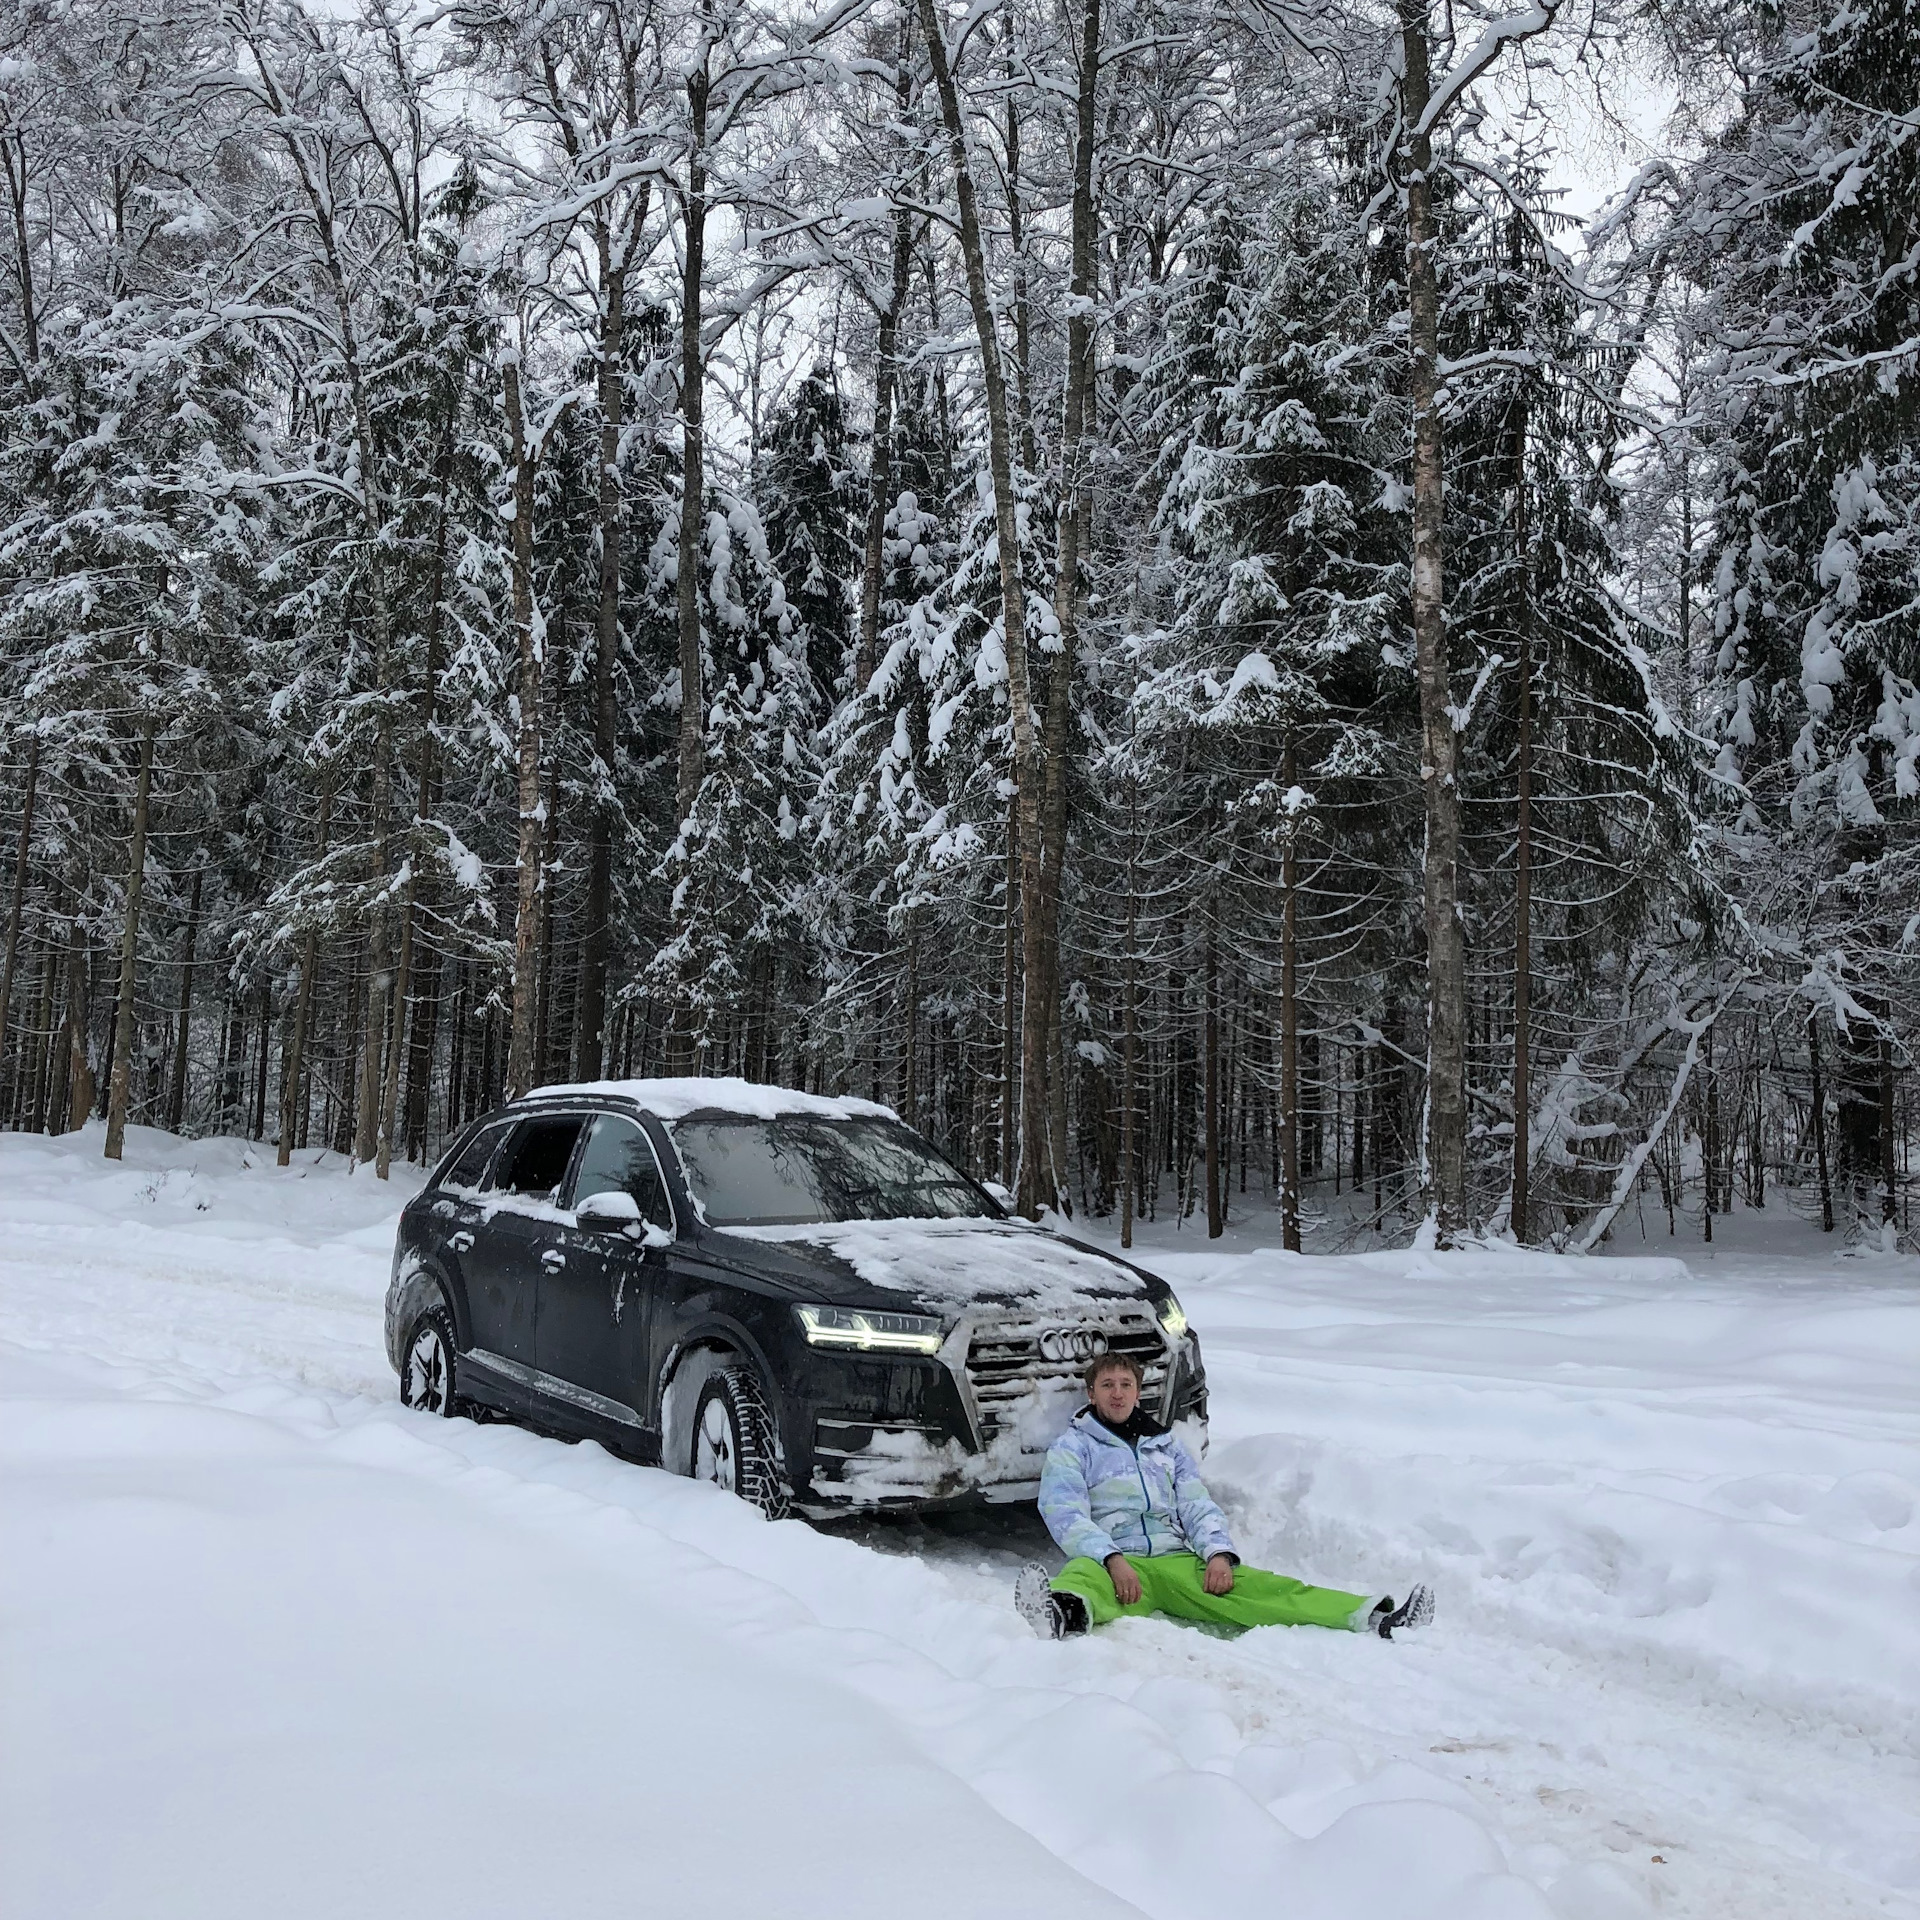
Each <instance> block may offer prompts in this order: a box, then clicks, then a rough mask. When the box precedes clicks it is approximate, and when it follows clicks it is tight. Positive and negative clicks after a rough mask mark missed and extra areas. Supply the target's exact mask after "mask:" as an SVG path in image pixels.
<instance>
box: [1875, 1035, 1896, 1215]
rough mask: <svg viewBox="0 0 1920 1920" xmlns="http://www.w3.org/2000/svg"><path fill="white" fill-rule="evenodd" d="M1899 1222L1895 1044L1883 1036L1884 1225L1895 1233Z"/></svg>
mask: <svg viewBox="0 0 1920 1920" xmlns="http://www.w3.org/2000/svg"><path fill="white" fill-rule="evenodd" d="M1899 1220H1900V1166H1899V1160H1898V1157H1897V1156H1896V1154H1895V1151H1894V1138H1893V1041H1892V1040H1891V1039H1890V1038H1889V1037H1888V1036H1887V1035H1886V1034H1884V1033H1883V1034H1881V1036H1880V1222H1881V1225H1882V1226H1883V1227H1885V1228H1887V1229H1889V1230H1891V1229H1892V1228H1893V1227H1895V1226H1897V1225H1898V1224H1899ZM1889 1245H1891V1241H1889Z"/></svg>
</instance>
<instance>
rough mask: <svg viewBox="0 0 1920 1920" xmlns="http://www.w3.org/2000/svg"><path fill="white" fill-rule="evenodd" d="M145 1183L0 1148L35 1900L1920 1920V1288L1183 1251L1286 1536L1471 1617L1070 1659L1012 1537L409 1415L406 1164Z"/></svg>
mask: <svg viewBox="0 0 1920 1920" xmlns="http://www.w3.org/2000/svg"><path fill="white" fill-rule="evenodd" d="M99 1152H100V1137H99V1134H98V1132H97V1131H95V1130H89V1131H88V1132H86V1133H84V1134H82V1135H80V1136H77V1137H76V1138H73V1139H69V1140H63V1141H57V1142H56V1141H47V1140H41V1139H32V1138H25V1137H22V1136H18V1135H0V1498H4V1502H5V1506H4V1513H3V1514H0V1729H3V1730H4V1731H3V1732H0V1861H4V1867H3V1868H0V1876H3V1879H4V1885H5V1889H6V1898H5V1907H6V1912H7V1914H8V1916H9V1920H54V1917H55V1916H58V1917H59V1920H79V1917H80V1916H96V1915H97V1916H115V1917H116V1920H118V1917H120V1916H125V1917H126V1920H133V1917H134V1916H138V1920H174V1917H175V1916H178V1920H188V1916H191V1920H226V1917H227V1916H234V1917H235V1920H238V1916H242V1915H245V1916H247V1917H248V1920H256V1917H257V1916H259V1915H263V1914H271V1915H273V1916H275V1920H282V1917H286V1920H293V1917H297V1916H307V1915H315V1916H318V1915H321V1914H325V1915H328V1916H337V1915H342V1914H352V1915H354V1916H356V1920H368V1917H369V1916H380V1915H387V1914H393V1915H399V1914H402V1913H415V1912H422V1911H427V1912H433V1911H451V1912H463V1913H467V1914H471V1915H477V1916H492V1915H496V1914H497V1915H502V1916H505V1915H508V1914H512V1915H514V1916H516V1917H517V1920H525V1916H529V1915H531V1916H536V1917H539V1916H547V1915H556V1916H557V1915H562V1914H564V1915H566V1916H568V1920H576V1917H577V1920H591V1917H592V1916H595V1915H599V1914H603V1913H604V1914H613V1913H615V1912H618V1913H620V1914H622V1915H631V1914H634V1913H647V1914H662V1915H680V1914H693V1913H706V1912H728V1911H742V1910H745V1911H754V1912H759V1913H763V1914H770V1915H779V1916H783V1917H784V1916H789V1915H791V1916H805V1917H808V1920H811V1916H816V1915H818V1916H821V1917H822V1920H828V1917H830V1920H864V1917H865V1916H868V1915H873V1916H876V1917H877V1916H879V1915H882V1914H887V1915H895V1914H898V1913H901V1912H912V1913H916V1914H920V1915H927V1916H947V1915H954V1916H976V1915H977V1916H981V1917H982V1920H985V1916H989V1915H993V1916H1000V1915H1005V1914H1010V1913H1029V1912H1045V1913H1047V1914H1049V1915H1050V1916H1061V1917H1062V1920H1071V1917H1074V1916H1079V1915H1082V1914H1084V1915H1088V1916H1092V1915H1095V1914H1101V1915H1107V1916H1112V1915H1114V1914H1116V1913H1130V1912H1138V1913H1143V1914H1148V1915H1152V1916H1155V1920H1162V1917H1164V1920H1188V1916H1192V1920H1202V1916H1215V1915H1220V1914H1223V1913H1227V1912H1234V1913H1239V1914H1253V1913H1258V1914H1262V1915H1265V1914H1275V1915H1284V1916H1286V1920H1360V1916H1368V1917H1371V1916H1382V1920H1549V1917H1550V1916H1552V1917H1557V1920H1629V1916H1635V1915H1644V1914H1659V1915H1700V1916H1707V1915H1724V1916H1728V1917H1729V1920H1734V1917H1736V1916H1737V1920H1766V1917H1767V1916H1773V1915H1780V1916H1786V1915H1789V1914H1791V1915H1793V1916H1795V1920H1845V1917H1846V1916H1852V1915H1865V1914H1895V1915H1914V1914H1920V1765H1917V1764H1916V1722H1917V1721H1920V1713H1917V1712H1916V1709H1917V1708H1920V1517H1917V1509H1920V1392H1917V1391H1916V1388H1917V1387H1920V1262H1914V1261H1911V1260H1886V1259H1876V1260H1872V1261H1853V1260H1847V1259H1843V1258H1839V1257H1837V1253H1838V1250H1837V1249H1834V1248H1832V1247H1831V1246H1828V1247H1825V1248H1822V1247H1821V1246H1820V1245H1819V1241H1818V1236H1814V1235H1808V1234H1805V1233H1804V1232H1803V1231H1801V1230H1800V1229H1798V1228H1796V1227H1795V1226H1794V1225H1793V1223H1791V1222H1774V1221H1765V1220H1761V1219H1758V1218H1756V1219H1753V1220H1750V1221H1747V1222H1744V1223H1735V1224H1736V1225H1737V1226H1739V1227H1741V1229H1742V1234H1743V1235H1744V1237H1741V1236H1736V1238H1735V1240H1734V1242H1733V1244H1732V1245H1731V1246H1729V1245H1728V1244H1727V1242H1726V1240H1725V1237H1724V1230H1723V1239H1722V1241H1721V1243H1720V1244H1719V1245H1718V1246H1716V1248H1715V1249H1713V1250H1712V1257H1711V1258H1705V1257H1703V1256H1702V1251H1701V1249H1700V1248H1699V1247H1698V1246H1697V1244H1691V1243H1689V1244H1687V1245H1685V1246H1684V1248H1683V1251H1684V1252H1685V1254H1686V1263H1685V1264H1681V1263H1680V1262H1679V1261H1677V1260H1673V1259H1657V1258H1639V1259H1626V1258H1612V1259H1599V1260H1590V1261H1577V1262H1576V1261H1563V1260H1553V1259H1548V1258H1544V1257H1538V1256H1519V1255H1508V1256H1501V1255H1489V1254H1475V1255H1457V1256H1456V1255H1449V1256H1432V1255H1427V1256H1422V1255H1417V1254H1407V1253H1396V1254H1376V1255H1365V1256H1358V1257H1351V1258H1344V1259H1334V1258H1308V1259H1300V1258H1291V1257H1288V1256H1285V1255H1281V1254H1279V1253H1276V1252H1273V1251H1271V1250H1269V1249H1266V1248H1263V1247H1261V1246H1259V1245H1258V1244H1257V1242H1256V1240H1255V1239H1253V1238H1248V1239H1242V1238H1240V1237H1239V1236H1237V1235H1234V1234H1230V1235H1229V1237H1228V1238H1227V1239H1226V1240H1225V1241H1222V1242H1217V1243H1214V1245H1212V1246H1211V1247H1209V1246H1208V1244H1207V1243H1206V1242H1205V1241H1204V1240H1199V1239H1196V1237H1195V1236H1194V1235H1193V1234H1192V1233H1191V1232H1188V1233H1183V1234H1179V1235H1174V1234H1171V1233H1168V1232H1166V1231H1165V1230H1164V1229H1159V1230H1155V1231H1154V1233H1153V1234H1151V1235H1150V1236H1149V1239H1148V1241H1147V1242H1146V1243H1145V1244H1143V1247H1142V1249H1141V1251H1140V1256H1139V1257H1141V1258H1143V1259H1145V1260H1146V1261H1147V1262H1148V1263H1150V1264H1152V1265H1154V1266H1156V1267H1157V1268H1158V1269H1159V1270H1160V1271H1162V1272H1164V1273H1165V1274H1166V1276H1167V1277H1168V1278H1169V1279H1170V1280H1171V1281H1173V1283H1174V1284H1175V1286H1176V1287H1177V1288H1178V1289H1179V1290H1180V1292H1181V1295H1182V1298H1183V1299H1184V1301H1185V1303H1186V1306H1187V1309H1188V1312H1189V1314H1190V1315H1191V1317H1192V1319H1193V1321H1194V1323H1195V1324H1196V1326H1197V1327H1198V1328H1199V1329H1200V1331H1201V1334H1202V1337H1203V1338H1204V1340H1205V1342H1206V1346H1207V1354H1208V1363H1209V1371H1210V1374H1211V1378H1212V1382H1213V1395H1214V1398H1213V1411H1214V1450H1213V1454H1212V1458H1211V1461H1210V1463H1209V1468H1208V1473H1209V1479H1210V1480H1211V1481H1212V1482H1213V1484H1214V1487H1215V1490H1216V1492H1218V1493H1220V1494H1221V1495H1222V1497H1223V1500H1224V1503H1225V1504H1226V1506H1227V1508H1228V1511H1229V1514H1230V1515H1231V1516H1232V1518H1233V1519H1234V1521H1235V1523H1236V1525H1237V1527H1238V1529H1239V1532H1240V1535H1241V1544H1242V1546H1243V1548H1244V1549H1245V1551H1246V1552H1247V1554H1248V1556H1249V1557H1250V1558H1254V1559H1258V1560H1261V1561H1264V1562H1266V1563H1267V1564H1269V1565H1273V1566H1277V1567H1279V1568H1281V1569H1282V1570H1285V1571H1290V1572H1295V1573H1299V1574H1302V1575H1304V1576H1307V1577H1310V1578H1320V1579H1324V1580H1327V1581H1329V1582H1337V1583H1342V1584H1348V1585H1352V1586H1358V1587H1366V1586H1373V1585H1379V1586H1387V1587H1392V1588H1395V1589H1399V1588H1401V1587H1403V1586H1404V1583H1405V1582H1406V1581H1407V1580H1408V1579H1410V1578H1426V1579H1429V1580H1431V1581H1432V1582H1433V1584H1434V1586H1435V1588H1436V1590H1437V1593H1438V1597H1439V1602H1440V1613H1439V1618H1438V1620H1437V1622H1436V1624H1435V1625H1434V1626H1433V1627H1432V1628H1431V1629H1429V1630H1428V1631H1427V1632H1426V1633H1424V1634H1420V1635H1414V1636H1408V1637H1403V1638H1402V1639H1401V1640H1399V1641H1396V1642H1394V1643H1392V1644H1391V1645H1389V1644H1385V1643H1382V1642H1379V1641H1373V1640H1364V1639H1360V1638H1357V1637H1352V1636H1347V1635H1336V1634H1326V1633H1315V1632H1311V1631H1306V1630H1301V1631H1293V1632H1290V1631H1286V1630H1281V1629H1275V1630H1270V1631H1267V1632H1261V1633H1255V1634H1251V1635H1248V1636H1246V1637H1244V1638H1242V1639H1240V1640H1237V1641H1224V1640H1218V1639H1212V1638H1208V1637H1206V1636H1204V1635H1202V1634H1200V1633H1197V1632H1194V1631H1191V1630H1188V1629H1182V1628H1179V1627H1176V1626H1174V1625H1172V1624H1170V1623H1166V1622H1157V1621H1145V1622H1128V1623H1123V1624H1122V1625H1121V1626H1119V1627H1117V1628H1114V1629H1111V1630H1109V1631H1108V1632H1106V1633H1104V1634H1101V1635H1098V1636H1095V1637H1094V1638H1093V1639H1091V1640H1088V1641H1083V1642H1077V1643H1073V1644H1070V1645H1065V1646H1053V1645H1048V1644H1042V1643H1041V1642H1039V1641H1037V1640H1035V1639H1033V1638H1032V1637H1031V1636H1030V1635H1029V1634H1028V1633H1027V1631H1026V1629H1025V1628H1024V1627H1023V1626H1022V1625H1021V1624H1020V1623H1019V1621H1018V1620H1017V1619H1016V1618H1015V1616H1014V1615H1013V1614H1012V1612H1011V1610H1010V1608H1009V1607H1008V1604H1007V1592H1008V1587H1009V1582H1010V1574H1011V1570H1012V1568H1013V1567H1014V1566H1015V1565H1016V1564H1017V1563H1018V1561H1020V1560H1021V1559H1023V1558H1026V1557H1028V1556H1029V1555H1030V1554H1031V1553H1032V1552H1033V1551H1034V1550H1035V1548H1036V1546H1037V1545H1040V1544H1043V1542H1042V1537H1041V1536H1039V1535H1038V1533H1037V1530H1036V1528H1035V1526H1034V1523H1032V1522H1031V1521H1030V1520H1028V1519H1026V1518H1024V1517H1022V1516H1017V1515H1016V1516H1006V1515H1002V1516H999V1517H998V1518H996V1519H995V1520H993V1521H991V1522H986V1521H982V1522H977V1523H960V1522H955V1521H945V1522H940V1523H926V1524H872V1525H865V1526H847V1527H841V1528H839V1529H836V1530H833V1531H821V1530H816V1529H812V1528H809V1527H806V1526H804V1525H803V1524H801V1523H799V1522H783V1523H781V1524H779V1525H776V1526H768V1525H766V1524H764V1523H763V1522H761V1521H760V1520H759V1518H758V1517H757V1516H756V1515H754V1514H753V1513H752V1512H751V1511H750V1510H748V1509H746V1508H745V1507H743V1506H741V1505H740V1504H739V1503H737V1502H734V1501H732V1500H729V1499H727V1498H726V1497H724V1496H722V1495H720V1494H718V1493H715V1492H714V1491H712V1490H711V1489H708V1488H703V1487H696V1486H694V1485H692V1484H691V1483H689V1482H686V1481H683V1480H678V1479H675V1478H672V1477H670V1476H668V1475H665V1474H661V1473H656V1472H648V1471H643V1470H640V1469H637V1468H633V1467H630V1466H626V1465H624V1464H621V1463H619V1462H617V1461H614V1460H612V1459H610V1458H609V1457H608V1456H606V1455H605V1454H603V1453H601V1452H600V1451H599V1450H598V1449H597V1448H593V1447H569V1446H565V1445H562V1444H560V1443H558V1442H554V1441H549V1440H543V1439H540V1438H537V1437H535V1436H533V1435H530V1434H527V1433H523V1432H520V1431H518V1430H516V1429H514V1428H511V1427H505V1426H486V1427H481V1426H474V1425H470V1424H468V1423H466V1422H464V1421H452V1422H439V1421H433V1420H430V1419H427V1418H424V1417H421V1416H416V1415H411V1414H407V1413H405V1412H403V1411H402V1410H401V1408H400V1407H399V1406H398V1404H397V1401H396V1398H395V1390H394V1382H393V1379H392V1376H391V1374H390V1373H389V1371H388V1369H387V1365H386V1361H385V1358H384V1356H383V1354H382V1352H381V1348H380V1315H379V1307H380V1299H381V1295H382V1292H383V1290H384V1286H385V1279H386V1268H387V1257H388V1251H389V1248H390V1246H391V1219H392V1215H393V1212H394V1210H395V1209H396V1208H397V1206H398V1205H399V1202H400V1200H401V1199H402V1198H403V1197H404V1192H405V1187H404V1185H403V1184H402V1183H401V1182H399V1181H396V1182H395V1183H394V1184H393V1185H392V1186H389V1187H384V1188H383V1187H381V1186H380V1185H379V1184H378V1183H377V1182H375V1181H373V1180H371V1179H369V1178H367V1177H365V1176H364V1175H362V1176H359V1177H354V1178H349V1177H348V1176H347V1175H346V1174H345V1172H344V1171H343V1169H341V1168H340V1167H339V1165H338V1164H337V1163H332V1162H327V1161H324V1160H317V1159H314V1158H313V1157H310V1156H303V1164H301V1165H297V1166H296V1167H294V1168H292V1169H289V1170H287V1171H285V1172H280V1171H277V1170H276V1169H274V1168H273V1167H272V1166H271V1164H270V1156H266V1157H264V1158H263V1157H262V1156H258V1155H250V1154H248V1152H247V1150H246V1149H244V1148H243V1147H241V1146H240V1145H238V1144H236V1143H234V1142H231V1141H214V1142H202V1143H198V1144H187V1143H182V1142H179V1141H175V1140H171V1139H168V1138H166V1137H165V1136H162V1135H158V1134H152V1133H142V1132H138V1131H136V1132H134V1133H132V1134H130V1136H129V1143H128V1156H127V1159H126V1161H125V1163H124V1164H123V1165H122V1166H120V1167H117V1168H115V1167H111V1166H109V1165H107V1164H106V1163H105V1162H103V1161H102V1160H101V1159H100V1158H99ZM1763 1236H1764V1237H1763ZM1662 1240H1663V1243H1664V1236H1662ZM1116 1896H1117V1897H1116Z"/></svg>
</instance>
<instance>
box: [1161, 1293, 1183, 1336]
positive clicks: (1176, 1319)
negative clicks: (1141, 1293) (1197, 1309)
mask: <svg viewBox="0 0 1920 1920" xmlns="http://www.w3.org/2000/svg"><path fill="white" fill-rule="evenodd" d="M1158 1311H1159V1316H1160V1324H1161V1326H1162V1327H1164V1328H1165V1329H1166V1334H1167V1338H1168V1339H1169V1340H1184V1339H1185V1338H1186V1336H1187V1313H1186V1309H1185V1308H1184V1307H1183V1306H1181V1304H1180V1302H1179V1301H1178V1300H1176V1299H1175V1298H1174V1297H1173V1295H1172V1294H1168V1295H1167V1297H1166V1298H1165V1299H1164V1300H1162V1301H1161V1302H1160V1306H1159V1309H1158Z"/></svg>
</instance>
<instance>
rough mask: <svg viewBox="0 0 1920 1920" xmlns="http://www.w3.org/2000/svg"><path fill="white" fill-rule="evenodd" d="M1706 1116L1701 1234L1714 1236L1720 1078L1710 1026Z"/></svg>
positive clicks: (1702, 1136)
mask: <svg viewBox="0 0 1920 1920" xmlns="http://www.w3.org/2000/svg"><path fill="white" fill-rule="evenodd" d="M1706 1048H1707V1084H1706V1119H1705V1122H1704V1124H1703V1125H1702V1127H1701V1133H1700V1158H1701V1160H1702V1161H1703V1162H1704V1163H1705V1164H1704V1166H1703V1167H1702V1171H1703V1172H1704V1173H1705V1175H1706V1181H1707V1191H1706V1196H1705V1199H1704V1200H1703V1201H1702V1203H1701V1207H1700V1237H1701V1238H1702V1239H1703V1240H1705V1241H1707V1242H1709V1243H1711V1242H1712V1240H1713V1203H1714V1201H1715V1199H1716V1198H1717V1197H1718V1193H1719V1186H1720V1080H1719V1076H1718V1075H1717V1074H1716V1073H1715V1072H1714V1068H1713V1028H1712V1027H1709V1028H1708V1029H1707V1039H1706Z"/></svg>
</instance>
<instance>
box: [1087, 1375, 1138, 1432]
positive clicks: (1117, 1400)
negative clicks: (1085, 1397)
mask: <svg viewBox="0 0 1920 1920" xmlns="http://www.w3.org/2000/svg"><path fill="white" fill-rule="evenodd" d="M1093 1404H1094V1405H1095V1406H1096V1407H1097V1408H1098V1409H1099V1411H1100V1414H1101V1417H1102V1418H1103V1419H1107V1420H1111V1421H1112V1422H1113V1423H1114V1425H1115V1426H1123V1425H1124V1424H1125V1423H1126V1420H1127V1417H1128V1416H1129V1415H1130V1414H1131V1413H1132V1412H1133V1410H1134V1408H1135V1407H1137V1406H1138V1405H1139V1404H1140V1382H1139V1381H1138V1380H1136V1379H1135V1378H1134V1377H1133V1375H1132V1374H1131V1373H1129V1372H1128V1371H1127V1369H1126V1368H1125V1367H1104V1368H1102V1369H1101V1371H1100V1372H1099V1373H1097V1374H1095V1375H1094V1380H1093Z"/></svg>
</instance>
